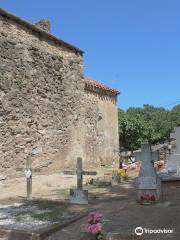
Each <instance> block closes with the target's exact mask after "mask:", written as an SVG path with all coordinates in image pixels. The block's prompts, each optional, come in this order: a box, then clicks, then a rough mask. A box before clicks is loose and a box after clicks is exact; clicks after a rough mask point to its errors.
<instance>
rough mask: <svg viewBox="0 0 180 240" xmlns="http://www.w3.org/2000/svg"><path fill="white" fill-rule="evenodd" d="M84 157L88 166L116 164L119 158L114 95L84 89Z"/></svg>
mask: <svg viewBox="0 0 180 240" xmlns="http://www.w3.org/2000/svg"><path fill="white" fill-rule="evenodd" d="M83 106H84V112H85V116H84V122H85V128H84V147H83V148H84V149H85V151H84V159H86V164H87V165H89V166H102V165H116V164H118V160H119V154H118V152H119V136H118V112H117V107H116V96H108V95H105V94H103V93H100V92H99V93H95V92H94V93H93V92H92V91H88V90H86V94H85V98H84V104H83Z"/></svg>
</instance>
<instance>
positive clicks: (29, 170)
mask: <svg viewBox="0 0 180 240" xmlns="http://www.w3.org/2000/svg"><path fill="white" fill-rule="evenodd" d="M24 173H25V177H26V182H27V199H28V200H30V199H32V160H31V157H30V156H28V157H27V159H26V168H25V171H24Z"/></svg>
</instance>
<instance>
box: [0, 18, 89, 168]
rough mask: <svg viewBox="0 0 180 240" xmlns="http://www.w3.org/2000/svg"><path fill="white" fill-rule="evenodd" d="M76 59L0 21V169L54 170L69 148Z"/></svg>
mask: <svg viewBox="0 0 180 240" xmlns="http://www.w3.org/2000/svg"><path fill="white" fill-rule="evenodd" d="M82 73H83V59H82V54H80V53H78V52H77V51H75V50H73V49H72V50H71V49H68V48H66V47H65V46H61V45H58V44H57V43H53V42H52V41H51V40H49V39H48V38H44V37H42V36H40V34H38V32H35V31H33V30H31V29H28V28H27V27H26V26H24V27H23V26H22V25H20V24H18V23H16V22H15V21H11V19H8V18H6V17H4V16H1V15H0V169H2V170H3V171H6V172H8V171H9V169H10V168H11V169H16V168H17V167H21V166H22V167H23V166H24V163H25V159H26V156H27V155H28V154H30V153H33V166H34V167H36V166H41V167H43V166H48V165H49V164H51V163H53V164H52V166H53V167H52V168H53V169H54V168H58V167H60V165H64V164H65V163H66V161H67V162H68V161H69V160H70V158H69V157H71V156H72V153H71V151H73V148H75V144H76V138H77V137H76V135H77V133H78V131H77V126H78V125H79V119H80V116H81V112H80V111H79V110H80V108H79V106H80V104H81V98H82V93H83V91H84V84H83V82H82V81H81V79H82Z"/></svg>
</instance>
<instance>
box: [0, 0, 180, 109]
mask: <svg viewBox="0 0 180 240" xmlns="http://www.w3.org/2000/svg"><path fill="white" fill-rule="evenodd" d="M0 7H1V8H4V9H6V10H8V11H10V12H12V13H14V14H16V15H18V16H20V17H22V18H24V19H26V20H28V21H37V20H39V19H41V18H48V19H50V20H51V23H52V33H53V34H55V35H57V36H58V37H59V38H62V39H63V40H65V41H67V42H69V43H72V44H74V45H76V46H77V47H79V48H81V49H83V50H84V51H85V55H84V58H85V75H87V76H91V77H92V78H94V79H97V80H99V81H101V82H103V83H105V84H108V85H109V86H112V87H114V88H118V89H119V90H120V91H121V95H120V96H119V100H118V106H119V107H120V108H123V109H127V108H128V107H130V106H135V107H136V106H142V105H143V104H152V105H155V106H165V107H167V108H171V107H173V105H175V104H177V103H180V94H179V91H180V1H179V0H149V1H147V0H111V1H110V0H98V1H97V0H86V1H85V0H74V1H73V0H71V1H70V0H61V1H59V0H52V1H48V0H31V1H24V0H16V1H12V0H0Z"/></svg>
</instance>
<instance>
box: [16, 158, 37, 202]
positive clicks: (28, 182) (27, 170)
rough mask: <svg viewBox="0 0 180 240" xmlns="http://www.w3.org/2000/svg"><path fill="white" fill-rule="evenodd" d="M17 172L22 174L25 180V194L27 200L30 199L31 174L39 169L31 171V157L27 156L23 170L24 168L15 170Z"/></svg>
mask: <svg viewBox="0 0 180 240" xmlns="http://www.w3.org/2000/svg"><path fill="white" fill-rule="evenodd" d="M16 171H17V172H22V171H23V172H24V175H25V178H26V192H27V199H28V200H31V199H32V173H33V172H40V169H39V168H36V169H34V170H33V169H32V159H31V156H30V155H29V156H27V158H26V164H25V169H24V168H16Z"/></svg>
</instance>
